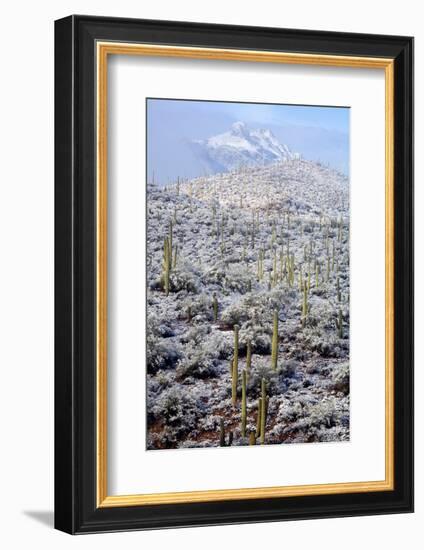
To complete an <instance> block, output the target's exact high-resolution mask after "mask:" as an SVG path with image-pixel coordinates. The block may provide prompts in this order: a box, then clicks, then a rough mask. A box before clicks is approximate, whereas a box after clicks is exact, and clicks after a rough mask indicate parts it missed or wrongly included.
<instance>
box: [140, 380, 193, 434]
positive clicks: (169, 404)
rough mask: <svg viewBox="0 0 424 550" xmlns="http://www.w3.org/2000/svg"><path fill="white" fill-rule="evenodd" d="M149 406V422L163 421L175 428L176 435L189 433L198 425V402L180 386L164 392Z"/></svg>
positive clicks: (148, 403)
mask: <svg viewBox="0 0 424 550" xmlns="http://www.w3.org/2000/svg"><path fill="white" fill-rule="evenodd" d="M147 406H148V409H147V414H148V422H149V423H152V422H154V421H161V422H163V423H164V424H165V425H166V426H167V427H168V428H173V432H174V434H175V435H181V434H183V433H188V432H189V431H190V430H191V429H193V428H194V427H195V425H196V421H197V418H198V407H197V405H196V401H195V399H193V398H192V397H191V395H190V393H189V392H188V391H187V390H186V389H185V388H184V387H183V386H181V385H179V384H178V385H174V386H173V387H171V388H167V389H165V390H164V391H162V392H161V393H160V394H159V396H158V397H157V398H156V399H154V400H149V401H148V402H147Z"/></svg>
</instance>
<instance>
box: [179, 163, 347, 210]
mask: <svg viewBox="0 0 424 550" xmlns="http://www.w3.org/2000/svg"><path fill="white" fill-rule="evenodd" d="M180 187H181V191H182V192H183V193H186V194H188V195H190V196H192V197H193V198H196V199H198V200H201V201H203V202H210V201H215V202H217V203H219V204H220V205H221V206H223V207H224V206H225V207H230V208H233V207H236V206H238V205H239V204H240V202H241V203H242V204H243V205H244V207H247V208H251V209H258V208H259V209H266V210H267V209H279V208H281V209H288V210H298V209H300V210H302V211H303V212H311V213H312V212H314V213H315V215H317V214H318V213H319V212H326V213H327V215H328V216H334V217H338V216H339V215H340V214H343V215H345V214H347V213H348V209H349V179H348V178H347V177H346V176H345V175H344V174H341V173H340V172H338V171H336V170H333V169H331V168H328V167H326V166H323V165H322V164H320V163H317V162H312V161H308V160H304V159H301V158H294V159H292V160H285V161H280V162H275V163H272V164H268V165H266V166H248V167H244V168H242V169H237V170H232V171H228V172H223V173H221V174H215V175H211V176H204V177H200V178H194V179H192V180H189V181H186V182H184V183H182V184H181V185H180Z"/></svg>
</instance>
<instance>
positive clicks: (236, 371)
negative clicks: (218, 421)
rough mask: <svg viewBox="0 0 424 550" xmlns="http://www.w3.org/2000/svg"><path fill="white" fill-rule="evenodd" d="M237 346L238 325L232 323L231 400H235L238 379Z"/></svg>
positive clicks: (234, 402)
mask: <svg viewBox="0 0 424 550" xmlns="http://www.w3.org/2000/svg"><path fill="white" fill-rule="evenodd" d="M238 346H239V327H238V325H234V359H233V380H232V382H233V384H232V392H231V397H232V402H233V405H235V404H236V402H237V379H238Z"/></svg>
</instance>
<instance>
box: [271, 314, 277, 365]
mask: <svg viewBox="0 0 424 550" xmlns="http://www.w3.org/2000/svg"><path fill="white" fill-rule="evenodd" d="M277 364H278V311H277V310H274V319H273V330H272V348H271V366H272V368H273V369H274V370H275V371H276V370H277Z"/></svg>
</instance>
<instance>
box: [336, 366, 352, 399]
mask: <svg viewBox="0 0 424 550" xmlns="http://www.w3.org/2000/svg"><path fill="white" fill-rule="evenodd" d="M331 379H332V383H333V388H334V389H335V390H336V391H339V392H342V393H344V394H345V395H348V394H349V379H350V377H349V363H341V364H340V365H336V366H334V367H333V369H332V373H331Z"/></svg>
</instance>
